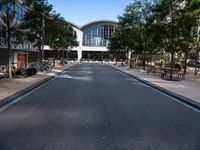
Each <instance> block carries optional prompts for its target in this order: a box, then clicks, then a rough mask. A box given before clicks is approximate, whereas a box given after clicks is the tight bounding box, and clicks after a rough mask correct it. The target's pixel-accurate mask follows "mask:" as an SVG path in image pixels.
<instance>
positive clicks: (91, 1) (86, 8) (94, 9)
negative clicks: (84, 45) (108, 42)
mask: <svg viewBox="0 0 200 150" xmlns="http://www.w3.org/2000/svg"><path fill="white" fill-rule="evenodd" d="M48 1H49V3H50V4H52V5H53V6H54V10H56V11H57V12H58V13H60V14H61V15H62V16H63V17H64V18H65V19H66V20H69V21H71V22H73V23H75V24H77V25H78V26H82V25H84V24H86V23H88V22H91V21H95V20H102V19H106V20H113V21H117V16H118V15H122V13H123V12H124V9H125V7H126V6H127V5H128V4H129V3H131V2H133V0H48Z"/></svg>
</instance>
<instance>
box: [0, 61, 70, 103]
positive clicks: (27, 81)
mask: <svg viewBox="0 0 200 150" xmlns="http://www.w3.org/2000/svg"><path fill="white" fill-rule="evenodd" d="M73 64H74V63H69V64H67V65H64V66H62V65H56V66H55V67H54V69H53V70H52V71H50V72H38V73H37V74H36V75H34V76H31V77H28V78H12V79H6V78H4V79H0V101H1V100H2V99H4V98H6V97H8V96H10V95H12V94H15V93H16V92H18V91H21V90H23V89H25V88H27V87H29V86H31V85H33V84H35V83H37V82H39V81H42V80H44V79H46V78H48V77H49V76H55V75H56V74H58V73H61V72H62V71H63V70H65V69H67V68H68V67H70V66H72V65H73Z"/></svg>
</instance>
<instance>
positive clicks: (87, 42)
mask: <svg viewBox="0 0 200 150" xmlns="http://www.w3.org/2000/svg"><path fill="white" fill-rule="evenodd" d="M116 26H117V25H115V24H96V25H93V26H91V27H88V28H86V29H83V46H95V47H99V46H108V45H109V40H110V38H111V36H112V33H113V32H115V30H116Z"/></svg>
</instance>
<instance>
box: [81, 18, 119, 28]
mask: <svg viewBox="0 0 200 150" xmlns="http://www.w3.org/2000/svg"><path fill="white" fill-rule="evenodd" d="M98 23H111V24H116V25H117V24H118V22H116V21H112V20H96V21H92V22H89V23H87V24H85V25H83V26H82V27H80V29H81V30H82V29H84V28H86V27H88V26H91V25H94V24H98Z"/></svg>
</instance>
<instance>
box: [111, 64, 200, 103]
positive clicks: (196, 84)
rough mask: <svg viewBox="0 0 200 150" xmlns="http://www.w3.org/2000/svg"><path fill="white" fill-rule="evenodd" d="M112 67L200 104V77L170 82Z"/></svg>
mask: <svg viewBox="0 0 200 150" xmlns="http://www.w3.org/2000/svg"><path fill="white" fill-rule="evenodd" d="M110 65H111V64H110ZM111 66H113V67H115V68H117V69H120V70H121V71H124V72H126V73H129V74H131V75H134V76H136V77H138V78H140V79H143V80H146V81H149V82H151V83H153V84H155V85H157V86H160V87H162V88H165V89H167V90H169V91H172V92H174V93H176V94H179V95H182V96H184V97H187V98H189V99H192V100H194V101H196V102H198V103H200V77H199V76H198V77H194V76H193V75H188V76H186V78H185V80H181V81H168V80H163V79H161V78H160V77H159V76H155V75H152V74H143V73H141V72H140V70H139V69H128V68H127V67H121V66H116V65H111Z"/></svg>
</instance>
